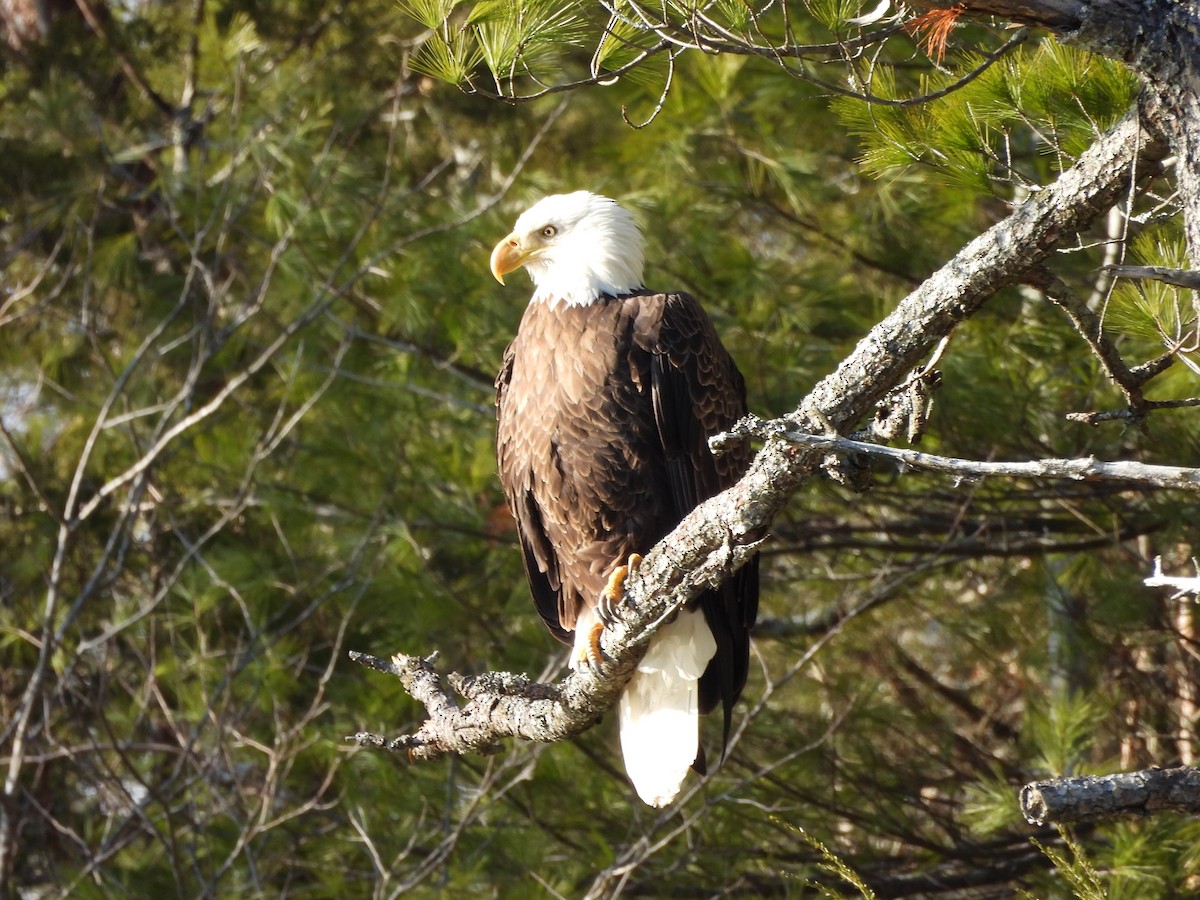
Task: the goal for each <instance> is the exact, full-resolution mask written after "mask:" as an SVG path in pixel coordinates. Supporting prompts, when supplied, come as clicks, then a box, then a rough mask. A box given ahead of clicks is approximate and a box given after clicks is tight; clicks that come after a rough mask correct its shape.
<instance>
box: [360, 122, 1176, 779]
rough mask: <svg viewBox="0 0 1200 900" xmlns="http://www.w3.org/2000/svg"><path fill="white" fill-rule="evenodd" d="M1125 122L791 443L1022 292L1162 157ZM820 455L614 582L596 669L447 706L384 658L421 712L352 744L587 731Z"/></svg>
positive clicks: (881, 345) (987, 245)
mask: <svg viewBox="0 0 1200 900" xmlns="http://www.w3.org/2000/svg"><path fill="white" fill-rule="evenodd" d="M1162 152H1163V149H1162V147H1161V146H1159V145H1157V144H1155V143H1153V142H1150V141H1148V140H1147V138H1146V136H1145V134H1144V133H1143V131H1142V129H1141V127H1140V126H1139V124H1138V120H1137V117H1136V115H1133V114H1131V115H1130V116H1128V117H1127V118H1125V119H1124V120H1123V121H1122V122H1120V123H1119V124H1118V125H1117V126H1116V127H1115V128H1113V129H1112V131H1110V132H1109V133H1108V134H1106V135H1105V136H1104V137H1103V138H1101V139H1100V140H1098V141H1097V142H1096V143H1095V144H1094V145H1093V146H1092V147H1091V148H1090V149H1089V150H1088V151H1087V152H1085V153H1084V154H1083V155H1082V156H1081V157H1080V158H1079V160H1078V162H1077V163H1076V164H1075V165H1074V166H1073V167H1071V168H1070V169H1068V170H1067V171H1065V172H1064V173H1063V174H1062V175H1061V176H1060V177H1059V179H1058V180H1057V181H1056V182H1054V183H1053V184H1051V185H1049V186H1048V187H1046V188H1045V189H1044V190H1042V191H1040V192H1038V193H1037V194H1036V195H1034V196H1033V197H1031V198H1030V199H1029V200H1027V201H1026V202H1025V203H1023V204H1021V205H1020V206H1019V207H1017V208H1016V209H1015V210H1014V211H1013V213H1012V214H1011V215H1010V216H1009V217H1008V218H1007V219H1005V220H1004V221H1002V222H1000V223H998V224H996V225H995V226H993V227H992V228H990V229H989V230H988V231H986V232H984V233H983V234H981V235H980V236H979V237H977V238H976V239H975V240H973V241H971V242H970V243H969V244H968V245H967V246H966V247H964V248H963V249H962V250H961V251H960V252H959V253H958V254H957V255H956V256H955V257H954V258H953V259H951V260H950V261H949V262H947V263H946V264H945V265H944V266H943V267H942V268H941V269H940V270H939V271H938V272H936V273H935V274H934V275H933V276H932V277H931V278H929V279H928V280H927V281H926V282H925V283H924V284H922V285H921V286H920V287H919V288H917V290H915V291H914V292H913V293H912V294H910V295H909V296H908V297H906V298H905V299H904V300H903V301H901V303H900V304H899V305H898V306H897V307H896V309H895V311H894V312H893V313H892V314H891V315H889V316H888V317H887V318H886V319H884V320H883V321H882V322H880V323H879V324H878V325H876V326H875V327H874V328H873V329H872V330H871V332H870V333H869V334H868V335H867V336H866V337H865V338H863V340H862V341H861V342H860V343H859V345H858V346H857V347H856V348H855V350H854V351H853V352H852V353H851V354H850V355H849V356H848V357H847V358H846V359H845V360H844V361H843V362H842V364H841V365H840V366H839V367H838V369H837V370H836V371H835V372H834V373H832V374H831V375H829V376H828V377H827V378H825V379H824V380H823V381H822V382H821V383H820V384H818V385H817V386H816V388H815V389H814V390H813V391H812V393H811V394H810V395H809V396H808V397H807V398H806V399H805V400H804V402H803V403H801V404H800V406H799V407H798V408H797V409H796V410H795V412H794V413H793V414H792V415H791V416H789V417H788V423H789V424H788V427H789V428H794V429H796V430H798V431H807V432H814V431H815V432H823V431H825V430H831V431H836V432H839V433H845V432H849V431H851V430H853V429H854V427H855V426H856V425H857V423H859V422H860V421H861V420H862V419H863V418H864V417H865V416H868V415H870V414H871V411H872V410H873V407H874V405H875V404H876V403H877V402H879V400H881V399H882V398H883V397H884V396H885V395H886V394H887V393H888V392H889V391H890V390H892V389H893V388H894V387H895V386H896V385H898V384H900V383H901V382H902V381H903V380H904V378H905V377H907V375H908V373H909V372H910V371H911V370H912V369H913V367H915V366H916V365H918V364H919V363H920V362H921V360H922V359H923V358H924V357H925V356H927V355H928V354H929V352H930V351H931V350H932V349H933V348H934V346H935V345H936V344H937V343H938V341H940V340H941V339H942V338H943V337H944V336H945V335H947V334H948V333H949V332H950V331H951V330H952V329H953V328H955V327H956V326H957V325H959V324H960V323H962V322H963V321H965V320H967V319H969V318H970V317H971V316H972V315H973V314H974V313H975V312H976V311H977V310H978V309H979V308H980V307H982V306H983V304H984V303H985V302H986V301H987V300H988V299H989V298H990V297H992V296H993V295H994V294H995V292H996V291H997V290H999V289H1000V288H1002V287H1004V286H1006V285H1010V284H1014V283H1016V282H1018V281H1019V280H1021V278H1022V277H1023V276H1024V275H1025V273H1026V272H1028V271H1029V270H1030V268H1031V267H1033V266H1036V265H1038V264H1039V263H1040V262H1041V261H1042V260H1043V259H1044V258H1045V257H1046V255H1047V254H1049V253H1050V252H1051V251H1052V250H1053V248H1054V247H1055V246H1056V245H1057V244H1058V243H1059V242H1060V241H1062V240H1064V239H1069V238H1070V237H1071V236H1072V235H1074V234H1075V233H1076V232H1078V231H1079V230H1080V229H1081V228H1083V227H1084V226H1086V225H1087V224H1088V223H1089V222H1091V221H1092V220H1093V219H1094V218H1096V217H1097V216H1098V215H1101V214H1103V213H1104V212H1106V211H1107V209H1108V208H1109V207H1110V206H1111V205H1112V204H1113V203H1114V202H1115V201H1116V200H1117V199H1118V198H1119V197H1121V196H1123V195H1124V193H1125V192H1126V190H1127V188H1128V185H1129V179H1130V178H1131V177H1133V176H1134V175H1135V173H1141V172H1143V171H1145V170H1146V168H1147V167H1146V166H1145V164H1144V162H1143V160H1144V159H1145V158H1146V157H1150V158H1155V159H1157V158H1161V154H1162ZM822 455H823V451H812V450H806V449H804V448H801V447H798V446H796V445H795V444H794V443H792V442H790V441H788V440H785V439H782V438H780V439H771V440H768V441H767V442H766V444H765V446H764V447H763V448H762V450H761V451H760V452H759V453H758V455H757V456H756V457H755V460H754V462H753V463H752V465H751V467H750V470H749V472H748V473H747V474H746V476H745V477H744V478H743V479H742V480H741V481H740V482H739V483H738V484H737V485H735V486H734V487H732V488H730V489H729V490H727V491H725V492H724V493H722V494H719V495H717V496H716V497H713V498H712V499H710V500H708V501H706V502H705V503H703V504H702V505H701V506H699V507H697V509H695V510H694V511H693V512H692V513H691V514H689V515H688V516H687V517H685V518H684V520H683V521H682V522H681V523H680V524H679V526H678V527H677V528H676V529H675V530H674V531H673V532H672V533H671V534H670V535H668V536H667V537H666V538H665V539H664V540H663V541H661V542H660V543H659V544H658V545H657V546H656V547H655V548H654V549H653V550H652V551H651V552H650V553H648V554H647V555H646V557H645V559H644V560H643V562H642V564H641V566H640V567H639V569H638V570H637V573H636V574H635V575H634V576H632V577H631V578H630V579H629V581H628V582H627V583H626V604H625V606H624V607H623V608H622V610H621V612H622V616H621V619H620V620H619V621H618V622H617V623H616V624H615V625H614V627H611V628H606V629H605V631H604V633H603V635H602V638H601V647H602V649H603V651H604V654H605V655H606V657H607V658H608V660H609V664H608V665H607V666H605V667H604V670H603V671H599V672H598V671H593V670H589V669H585V670H583V671H578V672H573V673H571V674H570V675H568V676H567V677H566V678H565V679H563V680H562V681H561V682H560V683H558V684H556V685H535V684H534V683H533V682H529V681H527V680H525V679H524V678H523V677H521V676H508V675H488V676H480V677H477V678H474V679H467V678H460V679H457V681H455V680H453V679H448V680H449V681H450V684H451V687H455V685H456V684H457V692H458V693H459V695H460V696H461V698H462V700H463V701H464V702H463V703H461V704H459V703H457V702H455V701H454V700H453V699H452V698H451V696H450V693H449V692H448V691H447V690H446V688H445V687H443V686H442V682H441V679H439V678H438V676H437V673H436V672H435V671H434V670H433V668H432V664H431V663H430V662H429V661H428V660H422V659H419V658H417V657H411V656H397V657H395V658H394V660H393V663H392V664H391V666H392V667H394V668H388V666H387V664H384V665H383V667H384V668H385V670H387V671H391V672H392V674H394V675H396V676H397V677H400V678H401V679H402V681H405V682H406V686H410V691H415V692H416V693H415V695H419V696H418V697H417V699H419V700H420V701H421V702H422V703H423V704H424V705H425V707H426V711H427V712H428V714H429V718H428V720H427V721H426V722H425V723H424V724H423V725H422V726H421V727H420V728H419V729H418V730H417V731H416V732H415V733H414V734H412V735H408V736H405V737H400V738H395V739H387V738H382V737H380V736H377V735H370V734H359V735H355V736H354V737H352V738H351V740H355V741H357V742H358V743H362V744H370V745H378V746H385V747H388V748H391V749H395V750H406V751H407V752H408V753H409V754H410V756H411V757H412V758H413V759H432V758H435V757H438V756H441V755H444V754H447V753H462V752H472V751H479V750H487V749H490V748H492V747H493V746H494V744H495V742H496V741H498V740H501V739H503V738H505V737H513V736H517V737H523V738H526V739H529V740H536V741H553V740H560V739H562V738H565V737H569V736H571V735H574V734H578V733H580V732H581V731H583V730H585V729H586V728H588V727H590V726H591V724H593V723H594V722H595V721H596V720H597V718H598V717H599V716H600V715H602V714H603V713H604V712H605V711H606V710H607V709H609V708H610V707H611V706H612V705H613V703H614V702H615V701H616V698H617V696H618V694H619V693H620V690H621V688H622V687H623V686H624V684H625V682H626V681H627V680H628V678H629V676H630V674H631V672H632V671H633V668H634V667H635V666H636V663H637V660H638V659H639V658H640V655H641V653H642V652H643V650H644V647H645V644H646V642H647V641H648V640H649V638H650V636H651V635H652V634H653V631H654V629H655V628H656V627H657V625H658V623H660V622H661V621H663V620H664V619H665V618H666V617H667V616H669V615H670V614H671V612H672V611H673V610H675V609H677V608H678V607H679V606H680V605H682V604H684V603H686V602H687V601H688V600H690V599H692V598H693V597H695V596H697V595H698V594H699V593H700V592H701V591H703V590H704V589H705V588H706V587H708V586H710V585H714V584H717V583H719V582H721V581H722V580H724V579H725V578H727V577H728V575H729V574H730V573H731V572H732V571H734V570H735V569H736V568H737V567H738V566H740V565H741V564H742V563H744V562H745V561H746V560H747V559H748V558H749V557H750V556H751V555H753V553H754V550H755V548H756V547H757V545H758V543H759V542H760V541H761V540H762V537H763V536H764V535H765V534H766V532H767V530H768V528H769V527H770V525H771V522H772V521H773V519H774V518H775V516H776V515H777V514H778V512H779V511H780V510H781V509H782V508H783V506H784V504H785V503H786V502H787V501H788V499H789V498H790V497H791V496H792V494H794V493H795V492H796V490H797V489H798V488H799V487H800V486H801V485H802V484H803V483H804V482H805V480H806V479H807V478H808V476H809V475H810V473H811V472H812V471H813V469H814V468H815V467H816V465H817V464H818V463H819V461H820V459H821V457H822Z"/></svg>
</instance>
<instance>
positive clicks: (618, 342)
mask: <svg viewBox="0 0 1200 900" xmlns="http://www.w3.org/2000/svg"><path fill="white" fill-rule="evenodd" d="M496 403H497V418H498V433H497V456H498V460H499V468H500V480H501V482H502V484H503V486H504V492H505V495H506V496H507V498H508V503H509V506H510V508H511V509H512V512H513V515H514V516H515V517H516V520H517V525H518V532H519V534H520V540H521V546H522V549H523V551H524V558H525V570H526V573H527V575H528V576H529V582H530V587H531V590H532V592H533V597H534V601H535V603H536V604H537V609H538V612H539V613H540V614H541V616H542V619H543V620H544V621H545V622H546V624H547V626H549V628H550V630H551V632H553V633H554V635H555V636H556V637H557V638H559V639H560V640H562V641H564V642H570V640H571V635H570V632H571V631H572V630H573V629H574V627H575V621H576V617H577V615H578V614H579V611H580V610H581V609H582V608H583V607H584V606H594V605H595V603H596V600H597V598H598V597H599V595H600V592H601V591H602V590H603V589H604V587H605V585H606V583H607V581H608V577H609V575H610V573H611V572H612V570H613V568H615V567H616V566H618V565H621V564H623V563H624V562H625V560H626V559H627V558H628V556H629V554H630V553H635V552H636V553H645V552H646V551H648V550H649V549H650V548H651V547H652V546H653V545H654V544H655V543H656V542H657V541H658V540H660V539H661V538H662V537H663V536H664V535H666V534H667V532H669V531H670V530H671V529H672V528H674V527H675V525H677V524H678V523H679V521H680V519H682V518H683V516H685V515H686V514H687V513H688V512H690V511H691V510H692V509H693V508H694V507H695V506H696V505H697V504H698V503H700V502H701V501H703V500H706V499H707V498H708V497H711V496H712V495H713V494H715V493H718V492H719V491H721V490H723V489H724V488H726V487H728V486H730V485H732V484H733V483H734V482H735V481H736V480H737V479H738V478H739V477H740V475H741V474H742V473H743V472H744V471H745V469H746V466H747V464H748V461H749V454H748V451H746V450H743V451H740V452H739V451H736V450H735V451H734V452H732V453H728V454H725V455H723V456H722V457H721V458H720V459H715V458H714V457H713V456H712V454H711V453H710V452H709V449H708V443H707V438H708V437H709V436H710V435H712V434H715V433H716V432H719V431H722V430H724V429H726V428H728V427H729V426H730V425H732V424H733V423H734V422H735V421H736V420H737V419H738V418H739V417H741V416H742V415H744V414H745V411H746V402H745V388H744V386H743V382H742V377H741V375H740V374H739V373H738V371H737V367H736V366H735V365H734V363H733V360H732V359H731V358H730V356H729V354H728V353H727V352H726V350H725V348H724V347H723V346H722V345H721V342H720V340H719V338H718V337H717V334H716V331H715V330H714V329H713V326H712V323H711V322H710V321H709V319H708V316H707V315H705V313H704V311H703V310H702V309H701V308H700V305H699V304H698V303H696V301H695V300H693V299H692V298H691V297H690V296H688V295H687V294H649V293H638V294H630V295H626V296H622V297H602V298H601V299H600V300H598V301H597V302H596V303H594V304H591V305H589V306H575V307H568V306H565V305H558V306H556V307H554V308H550V307H549V306H547V305H546V304H544V303H533V304H530V306H529V307H528V308H527V309H526V311H525V315H524V317H523V318H522V320H521V326H520V329H519V331H518V333H517V336H516V338H515V339H514V340H513V342H512V344H510V345H509V348H508V350H507V351H506V353H505V356H504V366H503V368H502V370H501V372H500V375H499V377H498V378H497V380H496ZM699 602H700V604H701V606H702V607H703V609H704V611H705V615H706V618H707V620H708V623H709V627H710V628H711V629H712V631H713V634H714V637H715V638H716V640H717V647H718V649H717V656H716V657H715V658H714V660H713V662H712V663H711V664H710V666H709V670H708V671H707V672H706V673H705V676H704V678H703V679H701V708H702V710H703V711H705V712H707V711H708V710H709V709H711V708H713V707H714V706H715V705H716V702H717V701H718V700H720V701H723V705H724V706H725V719H726V721H725V724H726V731H728V726H729V712H730V708H731V707H732V705H733V703H734V701H736V699H737V695H738V694H739V693H740V692H741V688H742V685H743V684H744V682H745V679H746V670H747V666H748V662H749V629H750V627H751V626H752V625H753V623H754V618H755V614H756V612H757V605H758V574H757V561H755V562H753V563H751V564H750V565H748V566H746V567H744V568H743V569H742V570H741V571H739V572H738V573H737V575H735V576H734V578H733V579H731V580H730V582H729V583H727V584H726V585H725V586H724V587H722V588H721V589H719V590H716V591H709V592H707V593H706V594H705V595H704V596H703V597H702V598H701V599H700V601H699Z"/></svg>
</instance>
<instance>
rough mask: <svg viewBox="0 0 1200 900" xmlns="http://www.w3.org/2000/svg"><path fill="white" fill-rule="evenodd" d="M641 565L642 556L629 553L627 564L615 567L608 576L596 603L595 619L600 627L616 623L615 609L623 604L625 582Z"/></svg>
mask: <svg viewBox="0 0 1200 900" xmlns="http://www.w3.org/2000/svg"><path fill="white" fill-rule="evenodd" d="M641 564H642V555H641V554H640V553H630V554H629V560H628V562H627V563H626V564H625V565H623V566H617V567H616V568H615V569H613V571H612V574H611V575H609V576H608V584H606V585H605V586H604V590H603V591H601V592H600V597H599V599H598V600H597V601H596V619H597V620H598V621H599V622H600V623H601V624H602V625H606V626H607V625H612V624H614V623H615V622H616V621H617V608H618V607H619V606H620V605H621V604H622V603H624V602H625V581H626V580H627V579H628V578H629V576H630V575H632V574H633V573H634V572H636V571H637V568H638V566H640V565H641Z"/></svg>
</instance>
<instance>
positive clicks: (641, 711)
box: [620, 609, 717, 806]
mask: <svg viewBox="0 0 1200 900" xmlns="http://www.w3.org/2000/svg"><path fill="white" fill-rule="evenodd" d="M716 652H717V642H716V641H715V640H714V639H713V635H712V631H710V630H709V627H708V623H707V622H706V621H705V620H704V613H703V612H701V611H700V610H698V609H695V610H684V611H682V612H680V613H679V615H678V616H677V617H676V619H675V621H674V622H670V623H668V624H666V625H664V626H663V627H662V628H660V629H659V630H658V633H657V634H655V636H654V637H653V639H651V641H650V648H649V649H648V650H647V651H646V655H645V656H644V657H643V658H642V661H641V662H640V663H639V664H638V667H637V672H636V673H635V674H634V676H633V678H632V679H631V680H630V682H629V684H628V685H627V686H626V687H625V691H624V693H623V694H621V704H620V718H621V752H622V753H623V754H624V756H625V771H626V772H628V773H629V777H630V779H631V780H632V781H633V786H634V787H635V788H637V792H638V796H639V797H641V798H642V800H644V801H645V802H646V803H649V804H650V805H651V806H666V805H667V804H668V803H670V802H671V801H672V800H673V799H675V795H676V794H677V793H679V787H680V785H682V784H683V779H684V777H685V776H686V775H687V771H688V768H689V767H690V766H691V764H692V762H693V761H694V760H695V759H696V751H697V749H698V748H699V746H700V710H699V703H700V687H699V680H700V676H701V675H703V674H704V670H705V668H707V666H708V662H709V660H711V659H712V658H713V655H714V654H715V653H716Z"/></svg>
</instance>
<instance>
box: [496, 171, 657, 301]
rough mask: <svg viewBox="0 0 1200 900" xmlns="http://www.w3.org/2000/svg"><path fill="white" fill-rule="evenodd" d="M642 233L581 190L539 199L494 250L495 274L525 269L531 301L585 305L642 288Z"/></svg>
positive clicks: (608, 203) (609, 203) (603, 200)
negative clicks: (600, 298) (529, 284)
mask: <svg viewBox="0 0 1200 900" xmlns="http://www.w3.org/2000/svg"><path fill="white" fill-rule="evenodd" d="M644 253H645V251H644V242H643V240H642V233H641V232H640V231H639V230H638V227H637V223H636V222H634V220H633V216H631V215H630V214H629V213H628V212H627V211H626V210H624V209H622V208H621V207H620V206H619V205H617V202H616V201H615V200H610V199H608V198H607V197H601V196H600V195H598V194H592V193H589V192H588V191H576V192H575V193H573V194H553V195H551V196H549V197H546V198H544V199H542V200H539V201H538V202H537V203H535V204H534V205H533V206H531V207H529V209H527V210H525V212H523V213H522V214H521V217H520V218H519V219H517V224H516V226H515V227H514V228H513V230H512V233H511V234H510V235H508V237H506V238H504V240H502V241H501V242H500V243H499V244H497V245H496V249H495V250H493V251H492V274H493V275H495V276H496V280H497V281H499V282H500V283H501V284H504V276H505V275H506V274H508V273H509V272H512V271H515V270H516V269H519V268H521V267H522V266H524V267H525V268H526V269H527V270H528V271H529V275H530V277H531V278H533V283H534V287H535V290H534V292H533V299H532V300H531V301H530V302H533V303H536V302H538V301H542V302H545V303H549V304H551V305H554V304H556V303H559V302H562V303H566V304H567V305H568V306H586V305H587V304H589V303H594V302H595V301H596V300H597V299H598V298H599V297H600V296H601V295H602V294H612V295H614V296H616V295H620V294H627V293H629V292H630V291H635V290H637V289H639V288H640V287H642V260H643V257H644Z"/></svg>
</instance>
